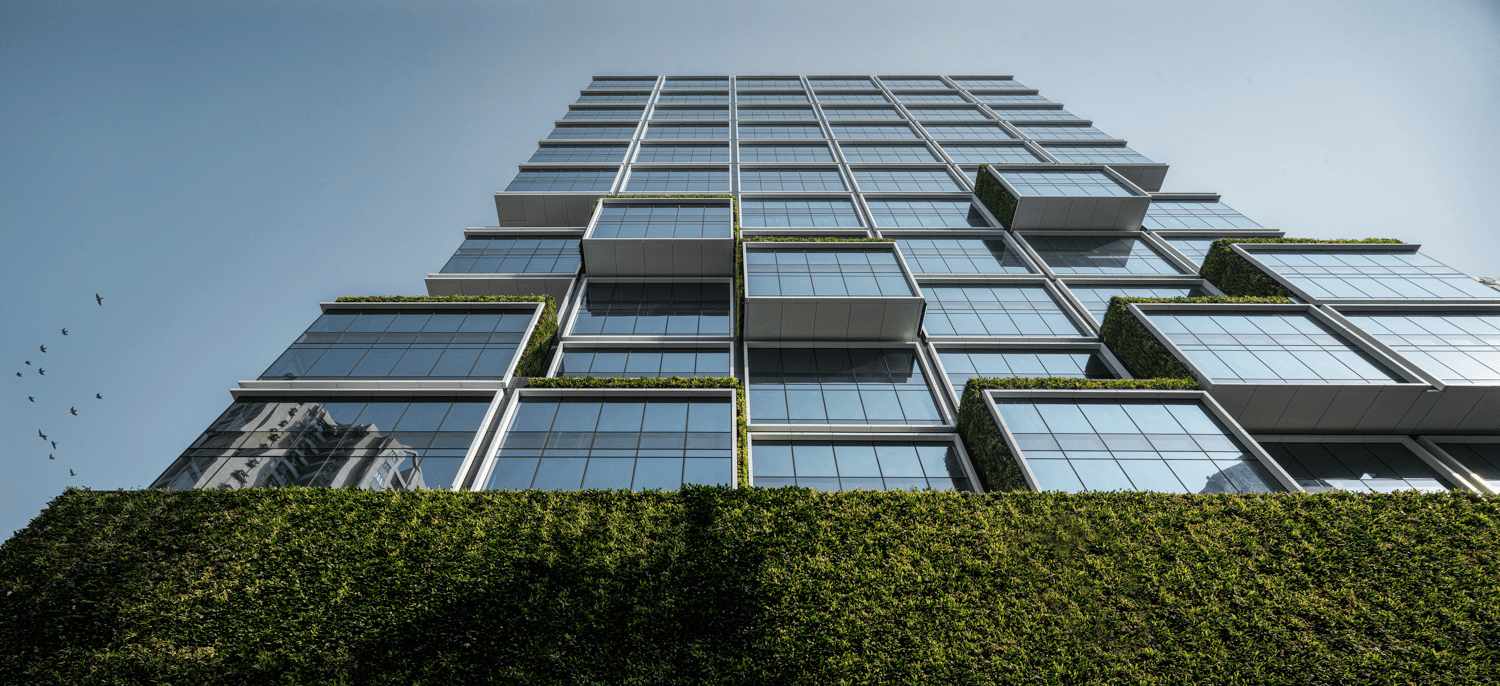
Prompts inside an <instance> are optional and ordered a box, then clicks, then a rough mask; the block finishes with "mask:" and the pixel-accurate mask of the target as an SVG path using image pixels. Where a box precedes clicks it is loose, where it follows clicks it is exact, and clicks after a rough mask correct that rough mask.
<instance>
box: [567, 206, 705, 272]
mask: <svg viewBox="0 0 1500 686" xmlns="http://www.w3.org/2000/svg"><path fill="white" fill-rule="evenodd" d="M583 260H584V265H585V268H586V269H587V270H588V273H589V275H590V276H596V277H617V276H618V277H643V276H678V277H697V276H733V275H734V200H733V199H730V198H651V199H644V198H604V199H602V200H600V201H599V208H598V209H597V210H596V211H595V212H594V216H593V219H592V220H591V221H590V223H589V228H588V232H587V233H585V234H584V236H583Z"/></svg>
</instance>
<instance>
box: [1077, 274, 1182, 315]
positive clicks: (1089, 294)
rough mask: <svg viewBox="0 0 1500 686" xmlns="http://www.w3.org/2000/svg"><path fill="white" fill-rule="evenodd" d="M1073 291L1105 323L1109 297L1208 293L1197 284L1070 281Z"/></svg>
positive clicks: (1152, 296) (1086, 307)
mask: <svg viewBox="0 0 1500 686" xmlns="http://www.w3.org/2000/svg"><path fill="white" fill-rule="evenodd" d="M1068 290H1069V291H1072V292H1073V295H1074V297H1076V298H1078V302H1080V303H1083V307H1084V309H1086V310H1088V311H1089V314H1091V315H1093V316H1094V321H1096V322H1099V323H1101V324H1102V323H1104V312H1105V310H1107V309H1109V299H1110V298H1112V297H1114V296H1117V295H1118V296H1120V297H1122V298H1196V297H1199V296H1204V295H1208V293H1207V292H1205V291H1203V290H1202V289H1201V288H1198V287H1197V286H1187V285H1184V286H1133V285H1130V284H1125V283H1111V284H1098V283H1070V284H1068Z"/></svg>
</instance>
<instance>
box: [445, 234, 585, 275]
mask: <svg viewBox="0 0 1500 686" xmlns="http://www.w3.org/2000/svg"><path fill="white" fill-rule="evenodd" d="M578 246H579V239H577V238H572V237H558V236H549V235H546V234H537V235H526V234H512V235H504V236H474V237H472V238H466V239H464V242H463V245H461V246H459V248H458V251H457V252H455V253H453V258H452V259H450V260H448V264H445V265H443V271H442V273H443V274H572V273H574V272H577V271H578V266H579V262H580V260H579V251H578V250H579V248H578Z"/></svg>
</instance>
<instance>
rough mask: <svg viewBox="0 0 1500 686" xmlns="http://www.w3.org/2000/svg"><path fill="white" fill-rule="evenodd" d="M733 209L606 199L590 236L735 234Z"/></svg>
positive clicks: (707, 205)
mask: <svg viewBox="0 0 1500 686" xmlns="http://www.w3.org/2000/svg"><path fill="white" fill-rule="evenodd" d="M733 213H734V210H733V209H732V208H731V207H730V206H729V205H728V204H727V203H726V204H722V205H720V204H708V203H664V202H663V203H655V202H653V203H629V204H625V203H606V204H605V205H604V207H602V208H600V210H599V219H598V220H597V221H595V222H594V231H593V233H591V234H590V237H591V238H733V237H734V214H733Z"/></svg>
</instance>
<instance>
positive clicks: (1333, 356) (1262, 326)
mask: <svg viewBox="0 0 1500 686" xmlns="http://www.w3.org/2000/svg"><path fill="white" fill-rule="evenodd" d="M1150 319H1151V321H1152V323H1154V324H1156V327H1157V328H1158V329H1160V330H1161V331H1162V333H1165V334H1166V335H1167V338H1169V339H1170V340H1171V341H1172V342H1173V343H1174V344H1176V345H1177V347H1179V348H1181V349H1182V351H1183V352H1184V353H1185V354H1186V355H1187V356H1188V359H1190V360H1192V361H1193V364H1195V365H1197V366H1198V368H1199V369H1201V370H1203V373H1204V374H1207V375H1208V376H1209V378H1211V379H1213V380H1214V381H1216V382H1230V383H1235V382H1238V383H1273V384H1274V383H1344V384H1348V383H1374V384H1384V383H1400V382H1401V381H1402V379H1401V377H1400V376H1398V375H1397V374H1396V373H1395V372H1393V371H1391V370H1389V369H1387V368H1386V367H1385V366H1384V365H1382V364H1380V363H1379V362H1377V361H1376V360H1375V359H1374V358H1372V357H1370V355H1369V354H1367V353H1365V352H1364V351H1362V350H1360V349H1359V348H1357V347H1355V346H1354V344H1352V343H1350V342H1349V341H1348V339H1346V338H1344V337H1343V335H1341V334H1339V333H1338V332H1336V331H1334V330H1333V329H1331V328H1329V327H1328V326H1327V325H1325V324H1324V323H1322V322H1320V321H1318V320H1317V319H1314V318H1313V317H1312V316H1311V315H1308V314H1305V313H1302V312H1274V313H1265V314H1250V313H1231V312H1219V313H1214V314H1186V313H1182V312H1152V313H1150Z"/></svg>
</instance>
